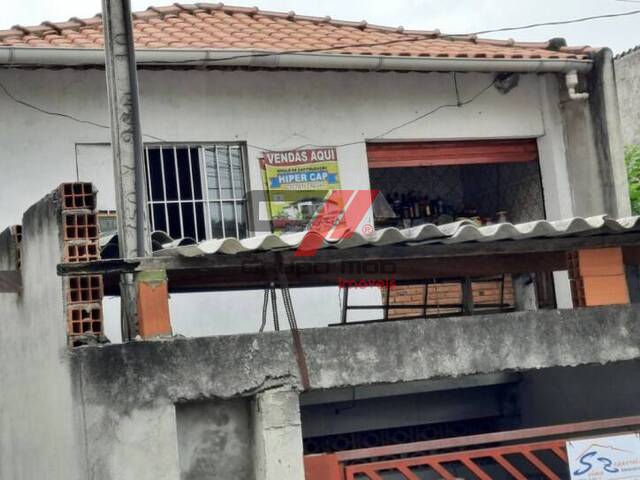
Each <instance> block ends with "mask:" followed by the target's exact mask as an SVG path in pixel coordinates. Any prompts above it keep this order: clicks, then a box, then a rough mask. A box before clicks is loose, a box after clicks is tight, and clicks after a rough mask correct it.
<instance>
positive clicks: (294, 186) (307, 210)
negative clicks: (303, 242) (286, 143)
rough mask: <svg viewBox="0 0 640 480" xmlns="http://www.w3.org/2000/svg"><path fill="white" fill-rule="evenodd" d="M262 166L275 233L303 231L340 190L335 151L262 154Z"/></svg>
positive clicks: (317, 149) (310, 150)
mask: <svg viewBox="0 0 640 480" xmlns="http://www.w3.org/2000/svg"><path fill="white" fill-rule="evenodd" d="M261 165H262V169H263V179H264V184H265V190H266V191H267V199H268V202H269V213H270V216H271V223H272V227H273V231H274V233H284V232H299V231H303V230H305V229H306V227H307V226H308V225H309V223H310V221H311V220H312V218H313V216H314V214H315V213H316V212H317V211H318V209H320V208H321V207H322V205H323V204H324V202H325V201H326V199H327V198H328V195H329V194H330V192H331V191H332V190H338V189H340V178H339V173H338V154H337V151H336V149H335V148H314V149H306V150H290V151H283V152H263V153H262V163H261Z"/></svg>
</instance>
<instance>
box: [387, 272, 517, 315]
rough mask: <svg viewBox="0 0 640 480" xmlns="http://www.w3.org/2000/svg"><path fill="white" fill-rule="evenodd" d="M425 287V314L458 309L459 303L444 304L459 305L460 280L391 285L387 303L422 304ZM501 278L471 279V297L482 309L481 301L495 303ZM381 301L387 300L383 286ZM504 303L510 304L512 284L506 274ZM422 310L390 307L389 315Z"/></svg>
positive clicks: (420, 310)
mask: <svg viewBox="0 0 640 480" xmlns="http://www.w3.org/2000/svg"><path fill="white" fill-rule="evenodd" d="M425 288H428V289H429V290H428V292H427V305H428V309H427V314H428V315H448V314H455V313H460V310H461V307H450V306H447V305H462V285H461V284H459V283H435V284H430V285H428V286H425V285H401V286H396V287H394V288H392V289H391V292H390V295H391V297H390V299H389V305H390V306H391V307H393V305H422V304H423V302H424V294H425ZM501 288H502V287H501V285H500V282H498V281H495V280H490V281H474V282H473V283H472V291H473V300H474V305H475V307H476V308H478V309H481V308H482V306H483V304H498V303H500V297H501ZM382 294H383V301H386V298H384V297H385V296H386V291H385V290H383V292H382ZM502 296H503V303H504V304H505V305H507V306H509V305H513V285H512V283H511V277H505V280H504V291H503V292H502ZM422 314H423V311H422V307H420V308H416V309H415V310H414V309H393V308H391V309H390V310H389V318H390V319H397V318H402V317H415V316H420V315H422Z"/></svg>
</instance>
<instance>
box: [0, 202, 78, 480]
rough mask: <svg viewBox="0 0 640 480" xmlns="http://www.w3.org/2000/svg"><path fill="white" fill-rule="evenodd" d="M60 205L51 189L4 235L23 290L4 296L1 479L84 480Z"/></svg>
mask: <svg viewBox="0 0 640 480" xmlns="http://www.w3.org/2000/svg"><path fill="white" fill-rule="evenodd" d="M61 212H62V203H61V198H60V195H59V194H58V192H57V191H56V192H54V193H51V194H49V195H47V196H46V197H45V198H43V199H42V200H41V201H39V202H38V203H36V204H35V205H33V206H32V207H31V208H29V209H28V210H27V212H26V213H25V214H24V216H23V218H22V227H21V228H20V227H12V228H10V229H7V230H5V232H4V233H2V234H0V268H4V269H11V270H15V269H17V268H19V271H20V273H21V276H22V291H21V292H20V293H1V294H0V319H1V320H2V322H1V323H2V328H0V385H2V388H1V390H2V392H1V394H0V425H1V428H0V478H2V479H5V478H6V479H12V480H31V479H34V478H48V479H53V480H57V479H60V480H62V479H65V480H69V479H71V480H73V479H77V480H85V479H86V478H88V477H87V476H86V475H85V471H84V458H85V455H84V451H85V443H84V435H83V429H82V427H81V419H82V408H81V405H80V404H79V403H78V402H77V401H76V398H77V396H76V392H77V385H75V384H74V383H73V381H72V373H73V372H72V369H71V366H70V360H69V350H68V346H67V328H66V321H65V318H66V311H65V308H66V307H65V287H64V281H63V280H62V279H61V278H60V277H59V276H58V275H57V273H56V266H57V264H58V263H59V262H60V260H61V258H62V254H63V251H64V238H63V228H62V225H63V219H62V216H61Z"/></svg>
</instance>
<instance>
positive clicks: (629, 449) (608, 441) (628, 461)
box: [567, 433, 640, 480]
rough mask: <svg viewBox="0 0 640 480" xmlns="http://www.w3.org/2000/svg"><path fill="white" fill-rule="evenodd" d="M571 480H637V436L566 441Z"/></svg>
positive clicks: (639, 470)
mask: <svg viewBox="0 0 640 480" xmlns="http://www.w3.org/2000/svg"><path fill="white" fill-rule="evenodd" d="M567 455H568V458H569V468H570V470H571V480H593V479H598V480H622V479H625V480H640V435H639V434H634V433H632V434H627V435H616V436H612V437H600V438H593V439H586V440H572V441H569V442H567Z"/></svg>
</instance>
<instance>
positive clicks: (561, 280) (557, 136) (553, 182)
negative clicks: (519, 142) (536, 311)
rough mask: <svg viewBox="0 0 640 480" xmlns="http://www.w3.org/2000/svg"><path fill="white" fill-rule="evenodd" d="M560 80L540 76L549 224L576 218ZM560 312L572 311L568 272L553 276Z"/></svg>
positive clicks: (540, 150) (542, 166) (541, 140)
mask: <svg viewBox="0 0 640 480" xmlns="http://www.w3.org/2000/svg"><path fill="white" fill-rule="evenodd" d="M558 81H559V78H558V77H556V76H555V75H552V74H546V75H542V76H540V108H541V111H542V121H543V122H544V135H543V136H541V137H540V138H538V154H539V156H540V173H541V175H542V186H543V192H544V206H545V210H546V213H547V219H548V220H560V219H563V218H571V217H573V216H574V202H573V198H572V194H571V190H572V189H571V183H570V182H569V171H568V165H567V156H568V149H567V144H566V138H565V124H564V122H563V116H562V111H561V110H560V88H559V84H558ZM553 279H554V285H555V291H556V302H557V304H558V308H572V306H573V304H572V302H571V289H570V288H569V276H568V275H567V272H554V273H553Z"/></svg>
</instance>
